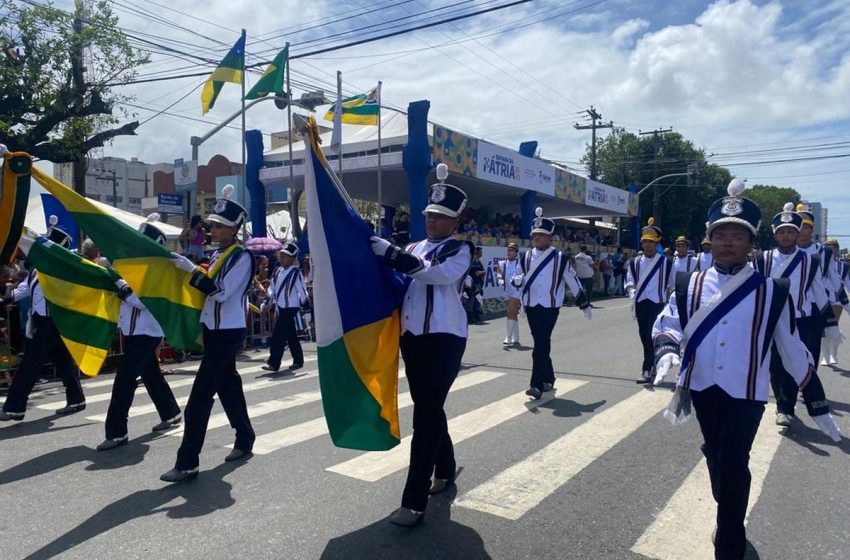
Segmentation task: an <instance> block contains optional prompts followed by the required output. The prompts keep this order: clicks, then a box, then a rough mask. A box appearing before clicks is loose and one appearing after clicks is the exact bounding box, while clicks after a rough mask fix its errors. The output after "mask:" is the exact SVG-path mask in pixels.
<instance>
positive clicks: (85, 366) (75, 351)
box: [61, 336, 109, 377]
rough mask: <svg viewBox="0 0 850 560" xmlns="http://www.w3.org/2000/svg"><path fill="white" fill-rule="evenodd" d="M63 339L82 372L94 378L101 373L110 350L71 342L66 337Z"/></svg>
mask: <svg viewBox="0 0 850 560" xmlns="http://www.w3.org/2000/svg"><path fill="white" fill-rule="evenodd" d="M61 338H62V342H64V343H65V347H66V348H68V352H69V353H70V354H71V357H72V358H74V362H75V363H76V364H77V365H78V366H79V367H80V371H81V372H83V373H84V374H85V375H87V376H89V377H94V376H96V375H97V374H98V373H99V372H100V368H101V366H102V365H103V362H104V361H106V356H107V355H108V354H109V351H108V350H104V349H103V348H95V347H94V346H86V345H85V344H80V343H79V342H74V341H73V340H69V339H67V338H65V337H64V336H63V337H61Z"/></svg>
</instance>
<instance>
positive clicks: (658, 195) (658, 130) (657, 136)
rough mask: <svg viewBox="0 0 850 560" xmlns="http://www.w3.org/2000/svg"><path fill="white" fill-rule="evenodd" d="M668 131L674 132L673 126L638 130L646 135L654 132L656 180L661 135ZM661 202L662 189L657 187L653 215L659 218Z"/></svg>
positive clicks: (653, 195) (655, 176)
mask: <svg viewBox="0 0 850 560" xmlns="http://www.w3.org/2000/svg"><path fill="white" fill-rule="evenodd" d="M668 132H673V129H672V128H664V129H661V128H656V129H655V130H649V131H647V132H643V131H638V134H639V135H640V136H646V135H647V134H652V146H653V150H652V151H653V159H652V169H653V173H652V179H653V180H655V179H657V178H658V153H659V152H660V151H661V147H662V146H661V135H662V134H666V133H668ZM660 202H661V191H660V190H658V187H655V191H654V192H653V193H652V215H653V217H654V218H655V219H656V220H658V205H659V203H660Z"/></svg>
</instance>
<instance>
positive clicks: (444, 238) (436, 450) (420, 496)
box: [371, 163, 474, 527]
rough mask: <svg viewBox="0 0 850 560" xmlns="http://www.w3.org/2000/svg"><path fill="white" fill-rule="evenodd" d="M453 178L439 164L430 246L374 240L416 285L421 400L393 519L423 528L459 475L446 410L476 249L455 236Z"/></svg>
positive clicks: (413, 338) (410, 355)
mask: <svg viewBox="0 0 850 560" xmlns="http://www.w3.org/2000/svg"><path fill="white" fill-rule="evenodd" d="M447 177H448V168H447V167H446V165H445V164H442V163H441V164H439V165H438V166H437V179H438V180H439V181H440V182H439V183H436V184H434V185H431V188H430V191H429V194H428V202H429V204H428V205H427V206H426V207H425V210H424V214H425V229H426V232H427V239H425V240H423V241H418V242H415V243H412V244H409V245H408V246H407V247H406V248H402V247H398V246H396V245H393V244H391V243H390V242H388V241H386V240H384V239H381V238H379V237H372V239H371V240H372V251H373V252H374V253H375V254H376V255H377V256H378V257H380V258H381V259H382V260H383V261H384V262H385V263H386V264H387V265H388V266H390V267H392V268H393V269H395V270H396V271H398V272H400V273H402V274H404V275H405V276H406V277H407V278H408V279H409V280H410V283H409V285H408V287H407V291H406V292H405V295H404V300H403V302H402V306H401V332H402V335H401V357H402V359H403V360H404V365H405V376H406V377H407V380H408V383H409V385H410V395H411V397H412V399H413V440H412V442H411V446H410V466H409V468H408V471H407V481H406V482H405V485H404V492H403V494H402V497H401V507H399V508H398V509H397V510H396V511H395V512H394V513H393V514H392V516H391V517H390V522H392V523H394V524H396V525H401V526H405V527H413V526H415V525H417V524H419V522H420V521H422V519H423V517H424V516H425V509H426V507H427V505H428V496H429V494H437V493H439V492H442V491H443V490H445V489H446V488H447V487H448V486H449V484H451V483H452V482H453V481H454V477H455V474H456V468H457V465H456V462H455V456H454V447H453V445H452V438H451V436H450V435H449V432H448V424H447V422H446V413H445V410H444V409H443V405H444V404H445V401H446V396H447V395H448V393H449V390H450V389H451V386H452V383H454V380H455V378H456V377H457V374H458V372H459V371H460V364H461V359H462V358H463V353H464V350H465V349H466V339H467V322H466V313H465V311H464V309H463V304H462V303H461V298H460V292H461V285H462V283H463V281H464V278H465V277H466V275H467V271H468V270H469V267H470V264H471V263H472V252H473V249H474V247H473V245H472V244H471V243H469V242H468V241H459V240H456V239H453V238H452V237H451V234H452V232H453V231H454V229H455V228H456V227H457V222H458V216H460V214H461V212H463V209H464V207H465V206H466V193H464V192H463V191H462V190H460V189H459V188H457V187H455V186H453V185H449V184H447V183H445V182H444V181H445V179H446V178H447ZM432 475H433V476H434V480H433V483H432V481H431V476H432Z"/></svg>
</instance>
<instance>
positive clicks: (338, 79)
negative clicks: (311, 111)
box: [336, 70, 342, 183]
mask: <svg viewBox="0 0 850 560" xmlns="http://www.w3.org/2000/svg"><path fill="white" fill-rule="evenodd" d="M336 102H337V104H339V105H340V106H339V107H337V108H336V110H337V113H339V117H338V118H339V125H338V126H339V162H338V165H337V169H338V171H337V175H339V181H340V183H341V182H342V72H341V71H339V70H337V71H336Z"/></svg>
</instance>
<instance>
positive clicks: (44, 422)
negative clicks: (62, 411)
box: [0, 414, 94, 441]
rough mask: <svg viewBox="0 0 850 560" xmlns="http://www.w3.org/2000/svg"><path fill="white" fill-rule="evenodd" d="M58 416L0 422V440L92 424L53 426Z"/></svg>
mask: <svg viewBox="0 0 850 560" xmlns="http://www.w3.org/2000/svg"><path fill="white" fill-rule="evenodd" d="M60 418H62V416H60V415H58V414H54V415H52V416H45V417H44V418H39V419H38V420H32V421H28V420H23V421H21V422H7V423H6V424H5V425H2V424H0V426H3V427H0V441H5V440H7V439H15V438H19V437H25V436H31V435H34V434H43V433H53V432H60V431H62V430H70V429H71V428H81V427H83V426H88V425H90V424H94V422H84V423H82V424H75V425H73V426H61V427H54V426H53V425H54V423H55V422H56V421H57V420H59V419H60Z"/></svg>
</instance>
